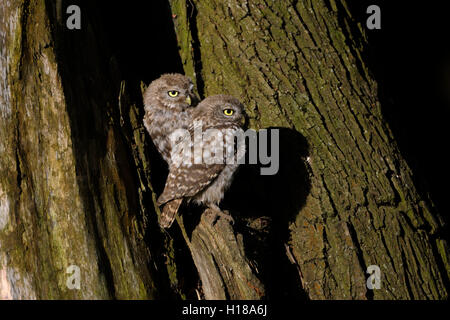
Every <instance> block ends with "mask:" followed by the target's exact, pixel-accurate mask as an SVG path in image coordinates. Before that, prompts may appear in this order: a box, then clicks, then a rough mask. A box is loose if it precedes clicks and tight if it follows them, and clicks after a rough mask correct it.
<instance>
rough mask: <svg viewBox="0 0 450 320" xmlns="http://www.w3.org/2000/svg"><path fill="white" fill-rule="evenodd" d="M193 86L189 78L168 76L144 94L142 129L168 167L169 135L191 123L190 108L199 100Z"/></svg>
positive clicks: (158, 80) (151, 85)
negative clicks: (143, 128)
mask: <svg viewBox="0 0 450 320" xmlns="http://www.w3.org/2000/svg"><path fill="white" fill-rule="evenodd" d="M193 90H194V84H193V83H192V81H191V79H189V78H188V77H186V76H184V75H182V74H178V73H170V74H164V75H162V76H161V77H160V78H158V79H156V80H154V81H152V83H150V85H149V86H148V88H147V89H146V90H145V93H144V105H145V115H144V126H145V128H146V129H147V131H148V133H149V134H150V137H151V138H152V141H153V143H154V144H155V146H156V148H157V149H158V151H159V153H160V154H161V155H162V157H163V158H164V160H165V161H166V162H167V163H169V165H170V153H171V144H170V142H169V141H168V137H169V135H170V134H171V133H172V132H173V131H175V130H176V129H179V128H188V126H189V125H190V124H191V122H192V121H191V116H190V112H191V109H192V108H191V107H193V106H195V105H196V104H197V102H198V98H197V96H196V95H195V93H194V91H193Z"/></svg>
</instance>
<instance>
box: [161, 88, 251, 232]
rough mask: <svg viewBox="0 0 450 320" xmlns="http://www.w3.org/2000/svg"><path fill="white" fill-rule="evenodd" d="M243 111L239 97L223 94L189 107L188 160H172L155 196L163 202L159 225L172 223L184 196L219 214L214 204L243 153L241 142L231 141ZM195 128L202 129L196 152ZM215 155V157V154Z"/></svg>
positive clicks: (241, 119) (240, 126)
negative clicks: (160, 190)
mask: <svg viewBox="0 0 450 320" xmlns="http://www.w3.org/2000/svg"><path fill="white" fill-rule="evenodd" d="M244 115H245V114H244V107H243V105H242V104H241V103H240V102H239V100H237V99H236V98H234V97H232V96H227V95H216V96H210V97H208V98H206V99H205V100H203V101H202V102H201V103H200V104H199V105H198V106H197V107H196V108H195V109H193V110H192V124H191V126H190V127H189V136H188V139H189V141H190V146H191V147H193V148H192V149H193V150H194V151H193V152H192V155H191V158H190V159H191V161H190V162H186V161H183V162H181V163H174V162H172V164H171V165H170V167H169V176H168V177H167V181H166V185H165V188H164V191H163V193H162V194H161V195H160V197H159V198H158V205H160V206H161V205H164V207H163V210H162V214H161V219H160V225H161V227H162V228H168V227H170V226H171V225H172V223H173V221H174V219H175V215H176V213H177V211H178V209H179V207H180V205H181V203H182V202H183V200H184V199H186V200H187V201H188V202H189V201H194V202H195V203H197V204H205V205H206V206H208V207H209V208H211V209H212V210H213V211H214V212H215V213H216V214H217V215H221V216H223V213H222V211H221V210H220V208H219V207H218V205H219V203H220V201H221V200H222V198H223V196H224V193H225V191H226V190H227V189H228V187H229V186H230V184H231V182H232V180H233V174H234V173H235V171H236V169H237V168H238V166H239V164H238V163H237V160H238V157H242V156H243V155H244V154H245V143H239V144H237V147H238V149H237V148H236V144H235V136H236V134H238V131H241V132H242V130H241V128H242V126H243V124H244ZM198 126H201V128H198ZM198 129H201V130H202V139H201V143H200V147H201V149H200V154H199V153H198V152H197V153H196V151H195V148H196V144H198V142H196V140H195V137H194V135H195V134H196V132H198ZM209 129H213V130H209ZM214 129H215V130H214ZM208 133H209V134H208ZM211 133H212V134H211ZM229 142H231V144H230V143H229ZM197 147H198V145H197ZM175 149H176V148H175V147H174V150H175ZM197 150H198V149H197ZM220 154H222V157H220ZM212 155H214V156H212ZM217 155H219V157H218V158H215V157H216V156H217ZM230 155H231V156H234V155H236V157H234V160H235V161H234V162H233V163H229V161H227V156H230ZM228 159H229V158H228ZM212 160H214V161H212ZM230 218H231V217H230Z"/></svg>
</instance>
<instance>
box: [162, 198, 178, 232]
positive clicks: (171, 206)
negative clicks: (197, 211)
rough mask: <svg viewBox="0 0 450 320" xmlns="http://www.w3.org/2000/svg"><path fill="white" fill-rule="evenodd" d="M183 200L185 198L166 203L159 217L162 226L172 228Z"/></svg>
mask: <svg viewBox="0 0 450 320" xmlns="http://www.w3.org/2000/svg"><path fill="white" fill-rule="evenodd" d="M182 202H183V198H181V199H175V200H172V201H169V202H167V203H166V204H165V205H164V208H163V209H162V212H161V218H160V219H159V225H160V226H161V228H164V229H166V228H170V226H171V225H172V223H173V221H174V220H175V216H176V214H177V212H178V208H179V207H180V205H181V203H182Z"/></svg>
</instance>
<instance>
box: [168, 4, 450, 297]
mask: <svg viewBox="0 0 450 320" xmlns="http://www.w3.org/2000/svg"><path fill="white" fill-rule="evenodd" d="M171 6H172V10H173V13H174V15H173V16H174V17H175V19H174V20H175V26H176V31H177V36H178V42H179V45H180V55H181V57H182V59H183V64H184V66H185V71H186V73H187V74H188V75H191V76H193V77H195V78H196V79H197V85H198V86H199V91H200V93H201V94H203V95H204V96H208V95H212V94H218V93H228V94H232V95H235V96H236V97H239V98H240V99H242V101H243V102H244V104H245V105H246V106H247V112H248V113H249V115H250V117H251V121H250V123H251V126H252V127H253V128H256V129H260V128H267V127H281V128H287V129H286V130H285V132H286V134H284V135H283V134H282V135H281V138H280V139H283V137H284V138H285V139H288V138H289V137H288V136H289V135H288V134H287V133H288V132H289V131H293V132H297V133H299V134H301V135H302V136H303V137H304V138H305V139H306V141H307V142H308V145H309V151H308V152H307V155H306V157H307V159H306V160H307V161H306V165H305V166H306V167H307V170H308V171H310V172H309V173H310V176H309V180H310V181H309V183H310V185H309V187H308V188H307V189H308V190H307V192H306V195H305V194H304V192H302V191H301V190H299V191H297V192H296V190H297V189H298V188H299V186H298V184H299V181H298V180H297V179H292V178H291V179H289V177H291V176H297V175H298V173H297V172H296V171H297V170H299V168H298V167H299V166H301V164H298V161H297V164H298V165H297V168H296V167H293V166H292V164H293V163H295V161H294V162H293V160H292V158H293V157H296V158H300V157H301V156H302V153H301V152H300V151H301V150H302V149H303V148H298V150H299V152H298V153H293V152H292V150H295V142H294V141H293V139H291V143H289V142H282V144H283V143H285V144H286V145H285V146H284V148H285V149H287V150H285V151H284V150H283V146H282V149H281V150H280V152H281V164H280V172H279V174H278V175H279V178H280V179H278V180H277V179H276V178H273V179H266V182H267V185H266V188H270V187H268V185H270V184H272V187H271V188H270V192H268V195H267V197H269V199H270V201H268V202H269V203H268V206H266V210H265V211H266V212H264V214H266V215H269V216H272V217H273V221H274V224H275V220H279V221H278V223H279V224H281V225H282V227H283V228H287V229H286V230H289V237H288V239H287V243H286V245H287V246H286V248H287V250H286V254H287V256H288V257H289V258H290V260H291V261H292V262H294V263H295V264H296V266H297V270H298V277H299V278H300V280H301V284H302V286H303V289H304V290H305V291H306V293H307V295H308V296H309V298H311V299H367V298H375V299H442V298H445V297H447V290H448V288H446V287H445V283H448V275H449V273H448V272H449V270H450V269H449V263H448V249H447V244H446V241H445V240H444V239H443V238H442V234H441V233H440V230H441V227H442V225H443V222H442V220H441V219H440V218H439V215H438V214H437V213H436V212H435V210H434V208H433V205H432V203H431V202H430V201H429V200H428V199H423V198H422V197H421V196H420V195H419V194H418V192H417V190H416V188H415V186H414V184H413V182H412V173H411V170H410V169H409V167H408V165H407V164H406V162H405V161H404V159H403V158H402V156H401V154H400V152H399V150H398V147H397V145H396V142H395V141H394V139H393V135H392V133H391V131H390V129H389V127H388V126H387V124H386V123H385V121H384V119H383V117H382V114H381V109H380V101H379V98H378V92H377V83H376V82H375V81H374V79H373V77H372V76H371V74H370V73H369V71H368V68H367V64H366V61H365V60H364V58H363V57H364V52H363V48H364V45H365V34H364V30H363V27H362V26H361V25H353V26H352V23H354V21H352V17H351V14H350V12H349V10H348V8H347V5H346V2H345V1H267V0H265V1H264V0H261V1H251V2H250V1H227V2H223V1H218V0H212V1H196V0H189V1H186V0H172V1H171ZM293 132H291V136H292V135H293V134H294V133H293ZM282 133H283V132H282ZM300 142H301V139H299V143H297V145H299V144H300ZM292 144H294V146H293V145H292ZM293 147H294V148H293ZM289 150H290V151H289ZM308 168H309V169H308ZM300 176H301V175H300ZM248 178H252V177H251V175H245V179H241V180H239V183H241V184H244V183H248V185H247V186H246V187H242V188H241V189H240V191H242V192H241V193H240V195H239V196H240V197H244V198H247V199H248V200H250V199H251V200H256V199H257V197H253V198H252V194H250V193H249V192H248V191H247V192H246V190H248V187H249V186H252V187H253V185H254V184H252V183H251V182H250V181H248ZM253 178H254V179H258V178H255V177H253ZM281 178H282V179H281ZM259 179H260V181H261V179H262V178H259ZM244 180H247V181H244ZM262 180H263V179H262ZM249 182H250V183H249ZM278 182H280V184H279V185H276V184H277V183H278ZM263 184H264V181H263ZM273 185H276V187H273ZM306 185H307V184H305V186H304V187H305V188H306ZM300 187H301V186H300ZM279 188H282V190H281V191H280V190H279ZM262 189H263V188H262ZM293 190H294V191H293ZM304 196H305V199H302V198H303V197H304ZM259 199H261V196H260V197H259ZM275 202H276V204H275ZM250 206H251V205H250ZM256 206H258V205H257V204H256V203H255V207H256ZM247 209H248V208H247ZM250 210H251V208H250ZM261 213H262V212H260V215H261V216H262V215H264V214H261ZM285 222H286V224H285V225H284V223H285ZM276 232H277V231H276V230H275V233H276ZM278 232H280V231H278ZM281 232H283V231H281ZM278 240H280V239H279V238H278ZM278 245H279V244H278ZM280 265H281V264H280ZM371 265H377V266H379V268H380V269H381V289H380V290H374V291H371V290H368V289H367V287H366V278H367V277H368V275H366V269H367V267H369V266H371ZM445 270H447V272H446V271H445ZM277 272H278V273H280V272H283V269H282V268H280V269H279V270H277V268H273V273H277ZM200 276H201V275H200ZM263 282H264V281H263Z"/></svg>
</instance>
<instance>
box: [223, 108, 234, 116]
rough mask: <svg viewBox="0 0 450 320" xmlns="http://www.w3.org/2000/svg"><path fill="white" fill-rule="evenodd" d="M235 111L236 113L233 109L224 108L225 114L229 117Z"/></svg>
mask: <svg viewBox="0 0 450 320" xmlns="http://www.w3.org/2000/svg"><path fill="white" fill-rule="evenodd" d="M233 113H234V110H233V109H225V110H223V114H224V115H226V116H228V117H230V116H232V115H233Z"/></svg>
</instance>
